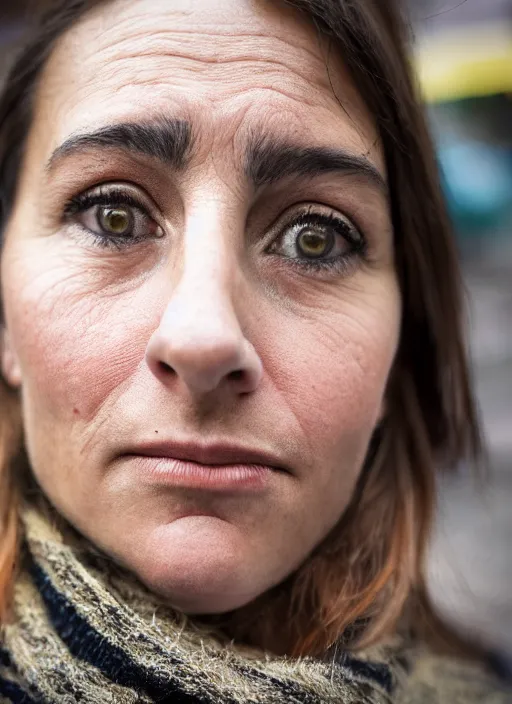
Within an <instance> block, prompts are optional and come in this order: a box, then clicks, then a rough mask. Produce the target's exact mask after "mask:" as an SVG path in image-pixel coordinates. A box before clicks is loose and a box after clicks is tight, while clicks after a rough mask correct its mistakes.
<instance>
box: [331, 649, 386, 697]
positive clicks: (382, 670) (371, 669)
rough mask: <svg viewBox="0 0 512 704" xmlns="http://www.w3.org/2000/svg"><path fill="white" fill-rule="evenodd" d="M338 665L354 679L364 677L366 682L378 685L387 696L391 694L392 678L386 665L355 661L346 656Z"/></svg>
mask: <svg viewBox="0 0 512 704" xmlns="http://www.w3.org/2000/svg"><path fill="white" fill-rule="evenodd" d="M340 665H342V666H343V667H345V668H347V669H349V670H350V671H351V672H352V673H353V675H354V677H364V679H365V680H366V681H370V682H373V683H374V684H377V685H379V687H381V688H382V689H384V690H385V691H386V692H387V693H388V694H393V689H394V686H393V677H392V675H391V670H390V668H389V667H388V666H387V665H384V664H381V663H375V662H366V661H365V660H357V659H356V658H353V657H352V656H351V655H347V654H344V655H343V656H342V657H341V658H340Z"/></svg>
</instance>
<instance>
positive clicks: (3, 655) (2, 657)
mask: <svg viewBox="0 0 512 704" xmlns="http://www.w3.org/2000/svg"><path fill="white" fill-rule="evenodd" d="M0 665H1V666H2V667H11V666H12V660H11V656H10V655H9V653H8V652H7V650H4V649H3V648H0Z"/></svg>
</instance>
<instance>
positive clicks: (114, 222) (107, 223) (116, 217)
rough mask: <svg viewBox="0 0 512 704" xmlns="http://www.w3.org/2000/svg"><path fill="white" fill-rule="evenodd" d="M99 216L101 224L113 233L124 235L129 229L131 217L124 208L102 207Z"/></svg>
mask: <svg viewBox="0 0 512 704" xmlns="http://www.w3.org/2000/svg"><path fill="white" fill-rule="evenodd" d="M100 217H101V226H102V227H103V228H104V229H105V230H107V231H108V232H112V233H113V234H115V235H124V234H126V233H127V231H128V230H129V229H130V225H131V218H130V215H129V213H128V211H126V210H122V209H118V208H104V209H103V210H102V212H101V216H100Z"/></svg>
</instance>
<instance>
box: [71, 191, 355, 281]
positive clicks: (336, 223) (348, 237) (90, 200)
mask: <svg viewBox="0 0 512 704" xmlns="http://www.w3.org/2000/svg"><path fill="white" fill-rule="evenodd" d="M98 206H104V207H110V208H115V207H123V206H124V207H130V208H133V209H134V210H136V211H138V212H139V213H142V214H143V215H144V216H145V217H148V218H149V219H151V220H154V218H152V217H151V215H150V214H149V213H148V208H147V205H145V204H144V203H143V202H142V199H141V200H139V199H138V198H137V197H135V196H134V195H132V194H131V193H129V192H127V191H126V190H124V189H122V188H120V187H110V188H105V187H102V186H100V187H98V188H97V189H96V190H92V191H88V192H85V193H81V194H79V195H77V196H74V197H73V198H71V199H70V200H69V201H68V202H67V203H66V205H65V208H64V217H65V219H66V220H67V221H69V220H70V219H72V218H73V216H76V215H78V214H80V213H84V212H86V211H88V210H90V209H91V208H94V207H98ZM318 207H319V208H320V207H323V208H326V206H318ZM79 226H80V227H81V228H82V229H83V230H85V231H86V233H87V237H88V238H92V239H93V242H94V244H95V246H98V247H100V248H102V249H112V250H117V251H122V250H124V249H127V248H129V247H131V246H134V245H136V244H138V243H140V242H143V241H147V239H148V236H142V237H124V238H123V237H120V236H116V235H109V234H108V233H105V234H101V235H100V234H98V233H95V232H92V231H91V230H90V229H89V228H86V227H85V226H83V225H79ZM299 227H304V228H307V227H311V228H315V227H323V228H332V229H334V231H335V232H336V234H337V235H339V236H341V237H343V238H344V240H345V241H346V242H348V244H349V245H350V251H348V252H346V253H344V254H342V255H338V256H336V257H332V258H331V259H320V258H319V259H313V258H311V259H308V258H307V257H303V258H296V259H295V258H291V257H286V256H285V255H282V254H275V253H274V256H276V257H279V258H281V259H286V260H287V265H288V266H292V267H294V268H296V269H297V270H299V271H301V272H302V273H313V274H314V273H319V272H327V273H329V272H331V273H340V274H341V273H347V270H348V268H349V267H350V265H351V264H352V263H353V262H354V261H355V260H356V259H357V258H362V259H364V258H366V257H367V250H368V246H367V241H366V238H365V237H364V236H363V235H362V234H361V232H360V231H359V230H358V229H357V228H356V227H355V226H354V225H353V224H352V223H351V222H350V221H349V220H348V219H345V218H342V217H340V216H337V215H336V214H335V213H333V212H329V213H326V212H323V213H322V212H318V211H315V210H314V206H309V207H308V208H307V210H304V211H302V212H300V213H299V214H297V215H295V217H292V218H291V219H288V221H287V222H286V223H285V225H283V226H281V227H280V229H279V231H278V233H277V235H274V237H273V240H272V245H274V244H275V243H276V242H277V241H279V240H280V239H282V238H283V237H284V236H285V234H286V232H287V231H288V230H290V229H292V228H299ZM272 245H271V246H272ZM268 251H269V249H267V252H268Z"/></svg>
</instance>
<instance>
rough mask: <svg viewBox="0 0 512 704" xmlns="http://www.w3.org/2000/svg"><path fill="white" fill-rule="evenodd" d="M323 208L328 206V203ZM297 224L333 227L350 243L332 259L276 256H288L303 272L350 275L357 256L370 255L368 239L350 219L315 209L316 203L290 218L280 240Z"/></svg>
mask: <svg viewBox="0 0 512 704" xmlns="http://www.w3.org/2000/svg"><path fill="white" fill-rule="evenodd" d="M319 207H320V206H319ZM323 207H324V208H325V206H323ZM296 227H304V228H306V227H312V228H314V227H324V228H333V229H334V230H335V232H336V234H337V235H339V236H340V237H343V239H344V240H345V241H346V242H348V244H349V245H350V251H348V252H346V253H345V254H342V255H338V256H336V257H332V258H331V259H323V260H322V259H308V258H306V257H305V258H302V259H301V258H297V259H292V258H289V257H283V255H276V256H278V257H282V258H286V259H287V262H288V264H289V265H290V266H293V267H294V268H296V269H298V270H299V271H301V272H306V273H318V272H322V271H323V272H326V273H339V274H342V273H345V274H346V273H348V269H349V267H350V265H351V264H352V263H354V262H355V260H356V259H357V258H360V259H366V258H367V254H368V244H367V241H366V238H365V237H364V236H363V235H362V234H361V232H360V231H359V230H358V229H357V228H356V227H355V226H354V225H352V224H351V222H350V221H349V220H348V219H345V218H342V217H340V216H337V215H335V213H333V212H329V213H321V212H315V211H314V209H313V206H309V207H308V209H307V210H306V211H304V212H302V213H300V214H299V215H298V216H296V217H295V218H293V219H292V220H291V221H288V222H287V223H286V225H285V226H284V227H281V228H280V230H279V234H278V237H277V239H279V238H281V237H283V236H284V234H285V233H286V231H287V230H288V229H291V228H296ZM274 241H275V239H274Z"/></svg>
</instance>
